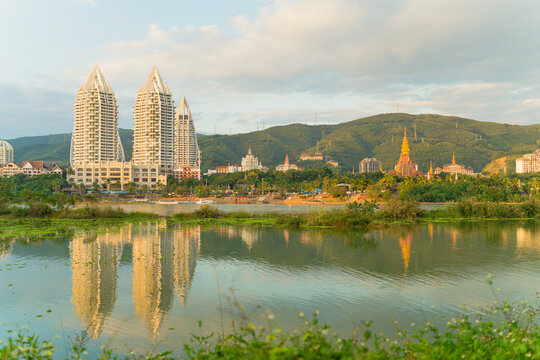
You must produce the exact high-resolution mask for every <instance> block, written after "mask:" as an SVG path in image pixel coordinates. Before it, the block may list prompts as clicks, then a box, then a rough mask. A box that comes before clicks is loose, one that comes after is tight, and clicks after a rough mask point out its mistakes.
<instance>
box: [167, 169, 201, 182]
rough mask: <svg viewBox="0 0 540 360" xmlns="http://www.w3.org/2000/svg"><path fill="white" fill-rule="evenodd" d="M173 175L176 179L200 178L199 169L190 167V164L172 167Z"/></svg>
mask: <svg viewBox="0 0 540 360" xmlns="http://www.w3.org/2000/svg"><path fill="white" fill-rule="evenodd" d="M173 177H174V178H175V179H176V180H177V181H180V180H183V179H195V180H200V179H201V169H200V168H198V167H192V166H180V167H177V168H176V169H174V171H173Z"/></svg>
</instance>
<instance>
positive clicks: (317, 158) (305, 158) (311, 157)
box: [300, 153, 324, 161]
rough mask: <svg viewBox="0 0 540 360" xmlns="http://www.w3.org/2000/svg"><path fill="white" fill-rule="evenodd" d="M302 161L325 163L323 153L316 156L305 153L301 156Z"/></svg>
mask: <svg viewBox="0 0 540 360" xmlns="http://www.w3.org/2000/svg"><path fill="white" fill-rule="evenodd" d="M300 161H324V156H323V154H322V153H315V154H314V155H309V154H307V153H304V154H302V155H300Z"/></svg>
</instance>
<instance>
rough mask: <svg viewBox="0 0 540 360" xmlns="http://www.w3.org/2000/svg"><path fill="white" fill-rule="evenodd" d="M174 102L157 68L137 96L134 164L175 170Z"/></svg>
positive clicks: (134, 109)
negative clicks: (173, 168)
mask: <svg viewBox="0 0 540 360" xmlns="http://www.w3.org/2000/svg"><path fill="white" fill-rule="evenodd" d="M173 111H174V102H173V100H172V94H171V92H170V90H169V87H168V86H167V84H166V83H165V82H164V81H163V79H162V78H161V75H160V74H159V72H158V70H157V68H156V67H155V66H154V67H153V68H152V70H151V71H150V74H149V75H148V77H147V78H146V81H145V82H144V84H143V85H142V86H141V88H140V89H139V91H138V92H137V97H136V98H135V105H134V107H133V122H134V124H133V125H134V132H133V163H134V164H135V165H158V166H161V167H163V168H170V169H172V167H173V164H174V159H173V154H174V117H173Z"/></svg>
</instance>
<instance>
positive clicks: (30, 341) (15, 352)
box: [0, 332, 55, 360]
mask: <svg viewBox="0 0 540 360" xmlns="http://www.w3.org/2000/svg"><path fill="white" fill-rule="evenodd" d="M54 351H55V348H54V346H53V345H52V343H51V342H50V341H41V340H40V339H39V337H38V336H35V335H27V334H25V333H23V332H19V333H17V334H16V335H15V336H14V337H12V338H9V339H8V340H7V343H4V344H2V343H1V342H0V359H6V360H7V359H13V360H49V359H51V360H52V359H53V353H54Z"/></svg>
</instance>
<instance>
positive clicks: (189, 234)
mask: <svg viewBox="0 0 540 360" xmlns="http://www.w3.org/2000/svg"><path fill="white" fill-rule="evenodd" d="M200 248H201V231H200V229H195V228H187V229H181V230H177V231H175V232H174V286H175V288H176V292H177V294H178V296H179V297H180V301H181V302H182V304H185V302H186V300H187V295H188V292H189V288H190V287H191V281H192V280H193V275H194V274H195V265H196V264H197V255H198V254H199V251H200Z"/></svg>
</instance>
